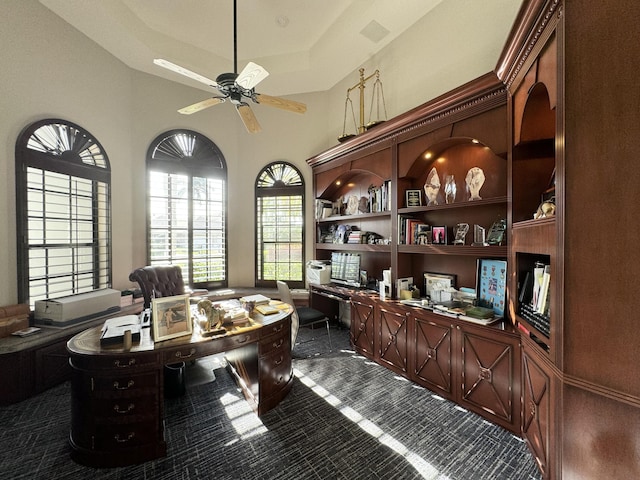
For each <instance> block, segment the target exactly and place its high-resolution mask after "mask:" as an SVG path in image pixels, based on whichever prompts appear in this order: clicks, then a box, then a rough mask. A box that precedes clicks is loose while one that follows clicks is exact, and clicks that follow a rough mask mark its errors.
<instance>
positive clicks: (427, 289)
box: [423, 272, 457, 297]
mask: <svg viewBox="0 0 640 480" xmlns="http://www.w3.org/2000/svg"><path fill="white" fill-rule="evenodd" d="M423 275H424V294H425V295H426V296H427V297H431V294H432V292H433V291H434V290H447V289H449V288H456V278H457V277H456V275H452V274H448V273H434V272H424V273H423Z"/></svg>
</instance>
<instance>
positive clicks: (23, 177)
mask: <svg viewBox="0 0 640 480" xmlns="http://www.w3.org/2000/svg"><path fill="white" fill-rule="evenodd" d="M60 126H64V127H65V128H64V129H62V128H59V127H60ZM47 127H49V128H47ZM41 129H43V130H41ZM39 130H40V134H37V132H38V131H39ZM70 132H72V133H73V135H70ZM47 134H48V135H49V137H48V138H46V137H47ZM55 134H59V135H60V136H57V137H54V136H53V135H55ZM63 134H65V135H66V137H64V138H63V136H62V135H63ZM62 140H65V141H62ZM52 141H55V142H52ZM30 145H31V146H30ZM34 146H39V147H40V149H36V148H33V147H34ZM91 162H93V163H91ZM30 168H32V169H36V170H38V171H41V172H50V173H53V174H56V175H63V176H66V177H68V178H69V180H70V181H72V180H73V179H74V178H78V179H82V180H87V181H89V182H91V185H92V190H91V192H92V197H91V205H92V210H91V211H92V219H91V222H90V223H91V225H92V226H93V235H92V241H91V242H90V243H89V245H90V247H88V248H91V250H92V257H91V259H92V260H91V263H92V264H93V267H92V269H91V278H92V280H91V283H92V288H91V290H89V289H87V288H86V286H82V285H80V283H81V281H80V280H81V279H80V278H79V276H82V275H80V274H81V271H79V270H73V271H70V272H69V276H70V280H69V281H70V282H71V283H72V284H73V287H72V288H71V289H70V290H68V291H61V292H55V289H52V287H51V285H52V284H55V281H53V279H55V278H57V277H59V275H55V274H50V273H47V274H45V275H44V278H43V280H44V282H45V291H46V296H45V298H61V297H65V296H69V295H74V294H78V293H86V292H89V291H93V290H97V289H101V288H110V287H111V285H112V275H113V256H112V240H113V239H112V233H113V230H112V209H111V165H110V162H109V158H108V156H107V153H106V152H105V150H104V148H103V147H102V145H101V144H100V142H99V141H98V140H97V139H96V138H95V137H94V136H93V135H92V134H91V133H89V132H88V131H87V130H86V129H84V128H83V127H81V126H79V125H77V124H75V123H73V122H69V121H67V120H63V119H59V118H46V119H42V120H39V121H37V122H33V123H31V124H29V125H28V126H26V127H25V128H24V129H23V130H22V132H21V133H20V135H18V138H17V140H16V150H15V169H16V170H15V189H16V237H17V242H16V243H17V249H16V250H17V253H16V257H17V273H18V275H17V277H18V282H17V283H18V302H19V303H28V304H29V305H30V307H32V308H33V307H34V305H35V301H37V300H40V299H44V298H42V295H34V293H33V292H32V291H31V288H32V281H33V279H32V277H31V268H30V267H31V265H30V252H31V250H32V248H33V245H31V244H30V243H29V233H30V230H29V229H30V217H29V215H30V213H29V207H30V204H29V188H30V187H29V183H28V182H29V173H28V172H29V169H30ZM43 175H44V173H43ZM52 185H53V183H52V184H50V186H52ZM101 188H104V192H103V193H102V194H101V193H100V190H101ZM49 192H51V190H49V191H45V192H43V199H44V198H45V196H46V194H47V193H49ZM101 196H102V197H104V198H103V199H102V200H101V199H100V198H101ZM77 197H79V195H76V196H74V195H72V194H68V195H67V196H66V197H65V198H68V199H73V198H77ZM80 197H81V196H80ZM96 212H98V213H96ZM41 215H42V219H43V221H44V218H45V212H44V210H41ZM100 215H103V216H104V217H103V218H104V231H103V232H102V233H104V235H96V232H98V233H99V232H100V226H101V222H100ZM68 222H69V225H71V226H76V227H77V226H81V225H86V221H85V222H82V221H80V219H79V217H77V216H73V215H70V217H69V219H68ZM74 230H76V231H80V230H82V229H81V228H80V229H78V228H75V229H74ZM42 231H43V232H45V231H46V229H44V228H43V230H42ZM101 242H103V243H104V244H103V245H102V246H101ZM66 245H68V248H69V249H73V250H76V251H77V250H79V249H81V247H79V245H78V243H77V242H74V241H72V239H69V241H68V243H67V244H66ZM62 246H63V244H59V245H58V246H57V247H58V248H60V247H62ZM41 248H42V249H43V250H44V251H45V252H46V254H48V253H49V252H50V251H55V249H56V247H55V246H54V245H53V244H47V243H43V244H42V245H41ZM101 259H104V261H105V267H104V268H100V264H101V263H102V262H101ZM69 264H74V262H73V257H69ZM85 273H86V272H85Z"/></svg>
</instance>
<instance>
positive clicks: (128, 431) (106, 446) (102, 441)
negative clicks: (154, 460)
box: [90, 420, 160, 451]
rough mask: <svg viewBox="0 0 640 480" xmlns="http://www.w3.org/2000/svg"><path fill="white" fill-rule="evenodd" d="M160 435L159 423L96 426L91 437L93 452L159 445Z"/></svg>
mask: <svg viewBox="0 0 640 480" xmlns="http://www.w3.org/2000/svg"><path fill="white" fill-rule="evenodd" d="M159 435H160V433H159V430H158V425H157V421H155V420H154V421H151V422H150V421H146V422H139V423H125V424H113V423H111V424H109V425H98V426H96V429H95V432H94V434H93V435H92V436H91V440H90V441H91V446H90V448H91V449H92V450H107V451H117V450H126V449H129V448H131V447H137V446H140V445H145V444H149V443H157V442H158V437H159Z"/></svg>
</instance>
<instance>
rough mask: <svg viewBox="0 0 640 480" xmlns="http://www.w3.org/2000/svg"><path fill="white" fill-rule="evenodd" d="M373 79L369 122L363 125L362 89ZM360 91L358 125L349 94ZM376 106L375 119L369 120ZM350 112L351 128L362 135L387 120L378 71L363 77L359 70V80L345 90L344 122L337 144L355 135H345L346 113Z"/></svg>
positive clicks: (362, 72) (361, 70) (361, 71)
mask: <svg viewBox="0 0 640 480" xmlns="http://www.w3.org/2000/svg"><path fill="white" fill-rule="evenodd" d="M374 77H375V81H374V82H373V90H372V93H371V106H370V109H369V122H368V123H367V124H365V123H364V89H365V85H366V83H367V82H368V81H369V80H371V79H372V78H374ZM356 88H357V89H359V90H360V124H359V125H358V123H357V122H356V114H355V111H354V110H353V102H352V101H351V98H350V94H351V92H352V91H353V90H355V89H356ZM374 104H375V105H376V119H375V120H371V116H372V114H373V105H374ZM381 107H382V110H383V111H384V117H383V118H381V117H380V110H381ZM349 110H351V116H352V118H353V126H354V129H355V132H357V133H364V132H366V131H367V130H369V129H370V128H373V127H375V126H376V125H379V124H381V123H383V122H384V121H385V120H386V119H387V106H386V105H385V103H384V92H383V91H382V82H381V81H380V71H379V70H376V71H375V72H373V73H372V74H371V75H369V76H368V77H365V76H364V68H361V69H360V80H359V81H358V83H356V84H355V85H354V86H352V87H350V88H348V89H347V98H346V100H345V101H344V121H343V123H342V135H340V136H339V137H338V142H344V141H345V140H348V139H350V138H352V137H355V136H356V134H355V133H346V130H347V112H348V111H349Z"/></svg>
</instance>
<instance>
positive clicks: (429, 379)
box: [411, 316, 453, 398]
mask: <svg viewBox="0 0 640 480" xmlns="http://www.w3.org/2000/svg"><path fill="white" fill-rule="evenodd" d="M412 325H413V329H414V332H413V336H414V339H415V341H414V342H413V344H412V346H411V348H412V351H411V355H412V357H413V358H412V360H413V361H412V362H411V365H412V372H411V374H412V377H413V378H412V379H413V380H414V381H416V382H417V383H419V384H421V385H423V386H425V387H427V388H429V389H431V390H434V391H436V392H438V393H440V394H442V395H443V396H445V397H446V398H451V396H452V394H453V392H452V390H451V376H452V370H453V360H452V357H451V354H452V343H453V331H452V326H451V325H450V323H449V322H446V321H445V322H439V321H436V320H433V319H430V318H426V317H425V318H423V317H420V316H414V317H413V322H412Z"/></svg>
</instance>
